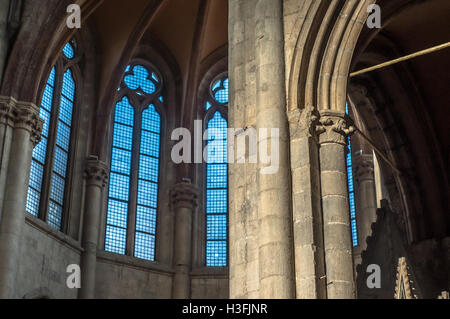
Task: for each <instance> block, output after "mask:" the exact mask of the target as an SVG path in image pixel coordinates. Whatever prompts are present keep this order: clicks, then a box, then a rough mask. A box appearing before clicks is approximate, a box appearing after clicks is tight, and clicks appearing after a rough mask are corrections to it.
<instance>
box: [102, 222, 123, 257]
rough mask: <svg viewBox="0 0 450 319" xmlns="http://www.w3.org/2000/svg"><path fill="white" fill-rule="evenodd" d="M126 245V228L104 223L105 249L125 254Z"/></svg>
mask: <svg viewBox="0 0 450 319" xmlns="http://www.w3.org/2000/svg"><path fill="white" fill-rule="evenodd" d="M126 245H127V230H126V229H123V228H119V227H115V226H111V225H106V237H105V250H106V251H109V252H112V253H116V254H122V255H125V250H126Z"/></svg>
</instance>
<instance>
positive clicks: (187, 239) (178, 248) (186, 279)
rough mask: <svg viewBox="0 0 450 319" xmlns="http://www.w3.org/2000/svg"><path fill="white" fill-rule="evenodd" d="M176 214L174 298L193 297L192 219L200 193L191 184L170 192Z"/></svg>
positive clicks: (183, 183)
mask: <svg viewBox="0 0 450 319" xmlns="http://www.w3.org/2000/svg"><path fill="white" fill-rule="evenodd" d="M170 197H171V204H172V208H173V210H174V212H175V240H174V244H175V245H174V268H175V276H174V278H173V288H172V297H173V298H174V299H189V298H190V297H191V282H190V275H189V273H190V271H191V259H192V217H193V214H194V209H195V207H196V206H197V198H198V191H197V189H196V187H195V186H194V185H192V184H191V183H190V182H182V183H179V184H177V185H175V186H174V188H173V189H172V190H171V192H170Z"/></svg>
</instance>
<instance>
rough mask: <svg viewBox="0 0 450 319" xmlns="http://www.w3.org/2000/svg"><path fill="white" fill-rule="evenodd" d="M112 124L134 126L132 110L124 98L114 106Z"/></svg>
mask: <svg viewBox="0 0 450 319" xmlns="http://www.w3.org/2000/svg"><path fill="white" fill-rule="evenodd" d="M114 122H116V123H120V124H124V125H128V126H133V125H134V109H133V106H131V104H130V101H129V100H128V98H127V97H126V96H125V97H124V98H123V99H122V100H121V101H120V102H118V103H117V104H116V112H115V114H114Z"/></svg>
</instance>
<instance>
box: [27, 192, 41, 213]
mask: <svg viewBox="0 0 450 319" xmlns="http://www.w3.org/2000/svg"><path fill="white" fill-rule="evenodd" d="M40 201H41V194H40V193H39V192H38V191H36V190H34V189H33V188H31V187H29V188H28V195H27V205H26V206H27V212H28V213H29V214H31V215H33V216H35V217H38V215H39V203H40Z"/></svg>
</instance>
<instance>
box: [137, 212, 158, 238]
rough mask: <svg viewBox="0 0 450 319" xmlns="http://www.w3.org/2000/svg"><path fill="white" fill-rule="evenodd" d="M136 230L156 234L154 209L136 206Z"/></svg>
mask: <svg viewBox="0 0 450 319" xmlns="http://www.w3.org/2000/svg"><path fill="white" fill-rule="evenodd" d="M136 231H139V232H144V233H148V234H156V209H154V208H149V207H144V206H138V207H137V214H136Z"/></svg>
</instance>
